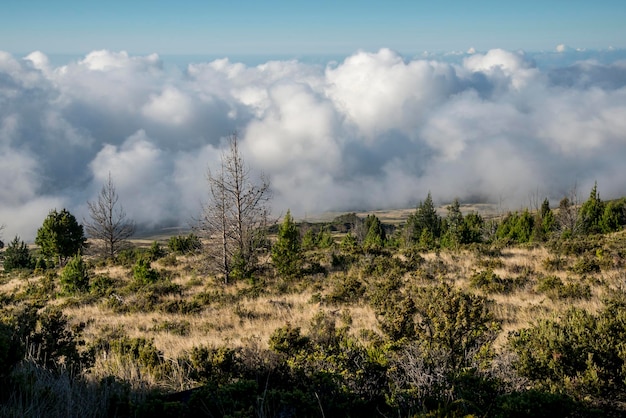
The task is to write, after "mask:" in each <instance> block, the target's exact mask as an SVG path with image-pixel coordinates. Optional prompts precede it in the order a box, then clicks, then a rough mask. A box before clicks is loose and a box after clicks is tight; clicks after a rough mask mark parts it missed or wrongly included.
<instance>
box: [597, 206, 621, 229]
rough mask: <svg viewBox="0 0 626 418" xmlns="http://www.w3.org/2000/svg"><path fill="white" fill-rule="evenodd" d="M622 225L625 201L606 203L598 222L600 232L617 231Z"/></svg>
mask: <svg viewBox="0 0 626 418" xmlns="http://www.w3.org/2000/svg"><path fill="white" fill-rule="evenodd" d="M624 225H626V200H625V199H620V200H612V201H610V202H609V203H607V204H606V206H605V208H604V212H603V213H602V219H601V220H600V229H601V230H602V232H604V233H609V232H615V231H619V230H620V229H621V228H622V227H623V226H624Z"/></svg>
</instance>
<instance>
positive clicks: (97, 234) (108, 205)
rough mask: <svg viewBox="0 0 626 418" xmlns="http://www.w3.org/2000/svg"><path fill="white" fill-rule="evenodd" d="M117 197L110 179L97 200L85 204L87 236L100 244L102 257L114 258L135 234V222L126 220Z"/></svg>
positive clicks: (109, 178)
mask: <svg viewBox="0 0 626 418" xmlns="http://www.w3.org/2000/svg"><path fill="white" fill-rule="evenodd" d="M118 199H119V196H118V195H117V192H116V191H115V185H114V184H113V180H112V179H111V173H109V177H108V180H107V182H106V183H105V184H104V185H103V186H102V190H100V194H99V195H98V200H96V201H93V202H87V206H88V207H89V216H90V218H91V220H90V221H84V224H85V230H86V232H87V235H88V236H89V237H90V238H91V239H93V240H96V241H99V242H100V244H101V247H102V249H101V252H102V254H103V255H104V256H106V257H110V258H114V257H115V256H116V255H117V253H118V252H119V251H120V250H121V249H123V248H124V247H126V246H127V245H128V242H127V241H126V240H127V239H128V238H130V237H131V236H132V235H133V234H134V233H135V222H134V221H132V220H129V219H127V218H126V212H124V209H123V208H122V206H118V205H117V202H118Z"/></svg>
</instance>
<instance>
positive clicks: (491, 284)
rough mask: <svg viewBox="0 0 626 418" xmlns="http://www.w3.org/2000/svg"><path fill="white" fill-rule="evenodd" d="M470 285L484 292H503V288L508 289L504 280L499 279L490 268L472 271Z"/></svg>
mask: <svg viewBox="0 0 626 418" xmlns="http://www.w3.org/2000/svg"><path fill="white" fill-rule="evenodd" d="M470 286H471V287H473V288H475V289H480V290H482V291H484V292H486V293H503V292H505V290H509V289H507V286H506V284H505V280H503V279H501V278H500V277H499V276H498V275H497V274H495V273H494V272H493V271H492V270H485V271H481V272H477V273H474V274H473V275H472V277H470ZM508 287H510V286H508Z"/></svg>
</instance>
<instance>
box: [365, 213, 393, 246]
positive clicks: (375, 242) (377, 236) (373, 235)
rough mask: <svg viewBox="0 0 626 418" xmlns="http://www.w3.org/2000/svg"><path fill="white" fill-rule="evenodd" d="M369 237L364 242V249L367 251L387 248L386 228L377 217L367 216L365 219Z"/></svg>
mask: <svg viewBox="0 0 626 418" xmlns="http://www.w3.org/2000/svg"><path fill="white" fill-rule="evenodd" d="M365 226H366V227H367V235H365V240H364V241H363V248H365V249H366V250H380V249H382V248H383V247H384V246H385V242H386V240H387V235H386V233H385V228H384V227H383V224H382V223H381V222H380V219H378V217H377V216H376V215H367V218H366V219H365Z"/></svg>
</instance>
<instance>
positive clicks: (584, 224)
mask: <svg viewBox="0 0 626 418" xmlns="http://www.w3.org/2000/svg"><path fill="white" fill-rule="evenodd" d="M603 214H604V202H603V201H602V200H601V199H600V195H599V194H598V183H597V182H596V183H595V184H594V185H593V188H592V189H591V193H589V199H587V201H586V202H585V203H583V204H582V206H581V207H580V210H579V211H578V222H579V228H580V231H581V232H582V233H584V234H597V233H600V232H602V228H601V225H600V223H601V220H602V215H603Z"/></svg>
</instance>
